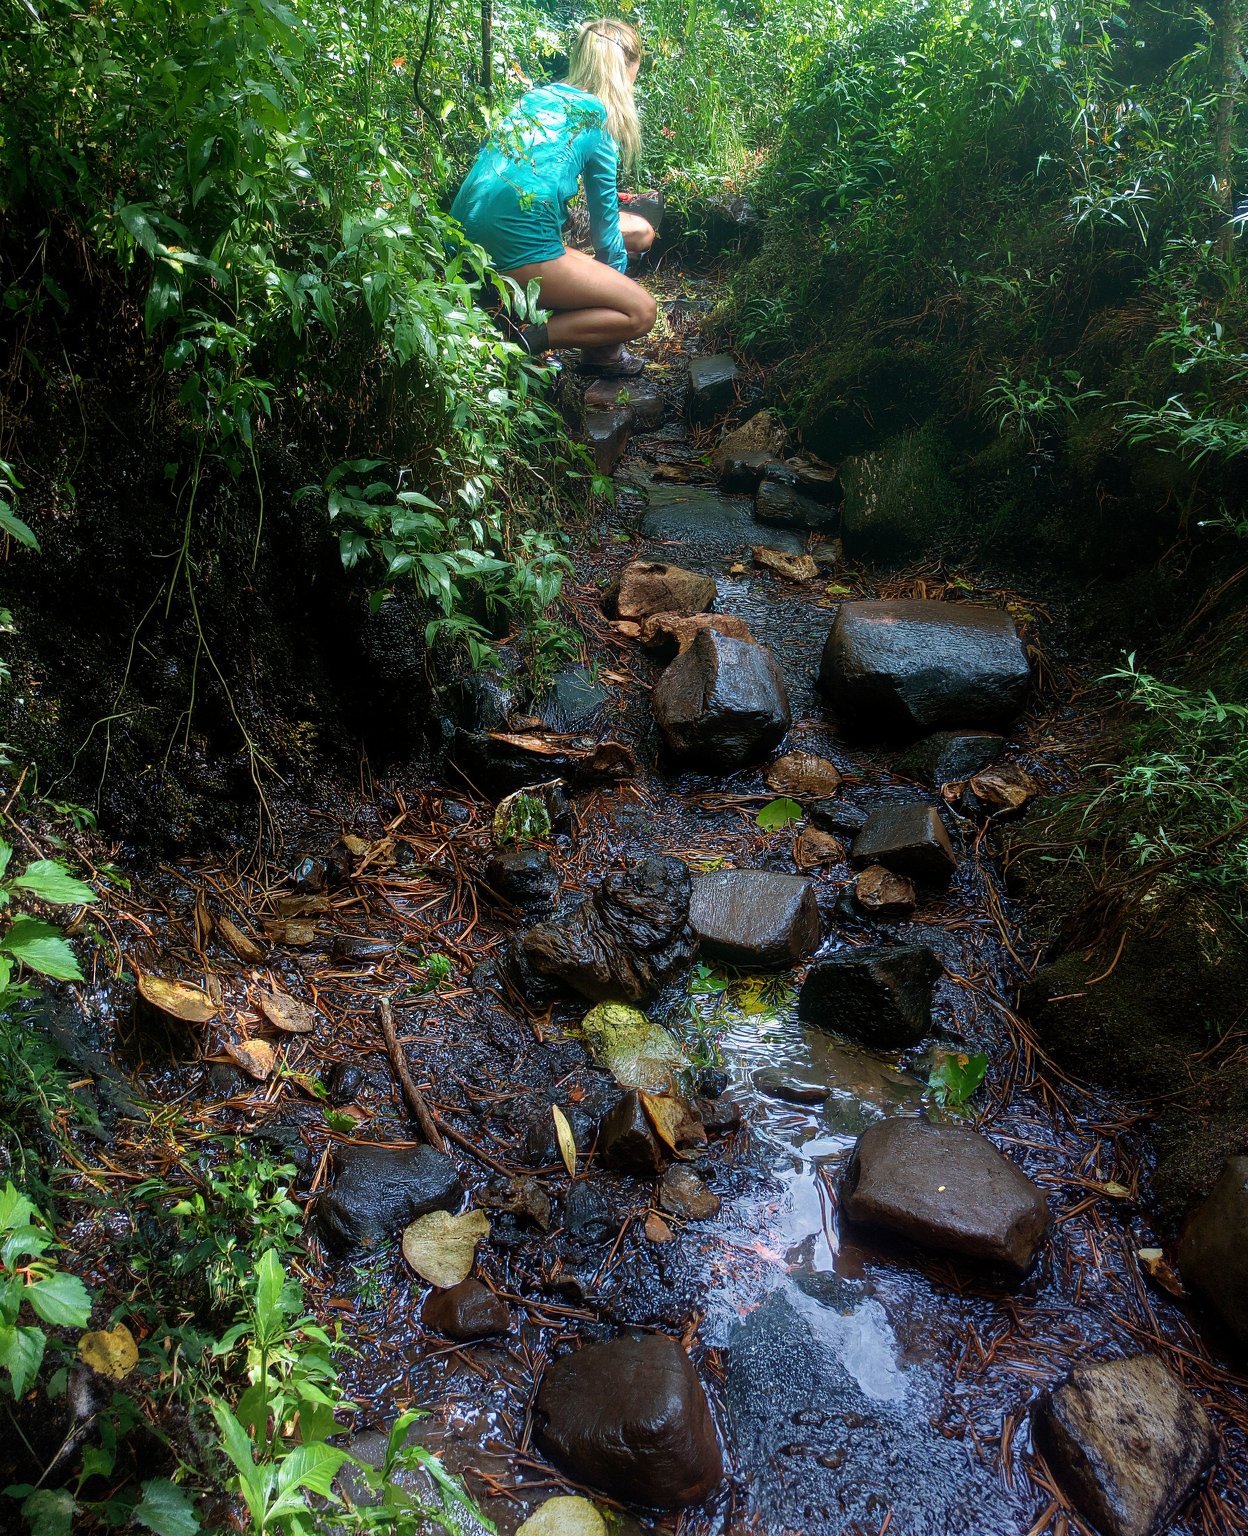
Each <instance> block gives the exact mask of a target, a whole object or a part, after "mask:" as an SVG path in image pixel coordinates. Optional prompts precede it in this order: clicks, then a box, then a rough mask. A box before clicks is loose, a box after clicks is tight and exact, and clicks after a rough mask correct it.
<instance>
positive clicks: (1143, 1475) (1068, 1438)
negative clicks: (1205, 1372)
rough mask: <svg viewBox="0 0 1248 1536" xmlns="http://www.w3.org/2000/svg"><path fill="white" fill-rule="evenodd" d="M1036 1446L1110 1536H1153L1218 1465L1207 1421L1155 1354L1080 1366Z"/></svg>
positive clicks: (1054, 1395)
mask: <svg viewBox="0 0 1248 1536" xmlns="http://www.w3.org/2000/svg"><path fill="white" fill-rule="evenodd" d="M1035 1429H1036V1439H1037V1441H1038V1442H1039V1444H1040V1446H1041V1448H1042V1450H1043V1451H1044V1456H1045V1460H1046V1461H1047V1462H1048V1464H1049V1467H1050V1468H1051V1470H1052V1471H1053V1473H1054V1475H1055V1476H1056V1478H1057V1480H1058V1482H1059V1483H1060V1484H1061V1486H1062V1488H1063V1490H1064V1491H1065V1492H1066V1493H1067V1494H1068V1496H1069V1497H1070V1500H1071V1502H1072V1503H1073V1504H1074V1505H1075V1507H1076V1509H1077V1510H1078V1511H1079V1513H1080V1514H1081V1515H1083V1517H1084V1518H1085V1519H1086V1520H1089V1521H1091V1522H1092V1524H1093V1525H1095V1526H1096V1528H1097V1530H1098V1531H1101V1532H1102V1533H1103V1536H1152V1533H1153V1532H1155V1531H1160V1530H1163V1529H1164V1528H1165V1527H1167V1526H1168V1525H1169V1523H1170V1521H1171V1520H1172V1519H1173V1518H1174V1516H1175V1515H1177V1514H1178V1512H1179V1510H1180V1509H1181V1508H1182V1507H1183V1505H1184V1504H1185V1503H1186V1502H1187V1500H1188V1498H1189V1496H1190V1495H1191V1493H1192V1491H1193V1489H1194V1488H1195V1487H1196V1485H1197V1483H1198V1482H1199V1481H1200V1479H1201V1478H1202V1477H1203V1476H1204V1474H1205V1471H1206V1470H1207V1468H1208V1467H1209V1466H1210V1464H1211V1463H1212V1461H1213V1457H1214V1452H1215V1450H1216V1446H1217V1441H1216V1438H1215V1436H1214V1432H1213V1426H1212V1424H1210V1422H1209V1417H1208V1415H1207V1414H1206V1413H1205V1410H1204V1409H1203V1408H1202V1407H1201V1406H1200V1404H1199V1403H1198V1402H1197V1401H1196V1399H1195V1398H1194V1397H1193V1396H1192V1395H1191V1393H1190V1392H1188V1391H1187V1390H1186V1389H1185V1388H1184V1387H1183V1386H1181V1385H1180V1384H1179V1382H1178V1381H1176V1380H1175V1378H1174V1377H1173V1376H1172V1375H1171V1374H1170V1372H1169V1371H1168V1370H1167V1369H1166V1367H1165V1366H1164V1365H1163V1364H1162V1363H1161V1361H1160V1360H1158V1359H1157V1357H1156V1356H1155V1355H1137V1356H1136V1357H1135V1358H1134V1359H1132V1360H1106V1361H1098V1362H1095V1363H1093V1364H1089V1365H1077V1366H1076V1367H1075V1368H1074V1370H1073V1371H1071V1373H1070V1375H1069V1376H1068V1377H1067V1378H1066V1380H1065V1381H1064V1382H1063V1383H1062V1384H1061V1386H1059V1387H1057V1388H1055V1389H1054V1390H1053V1391H1052V1392H1051V1393H1048V1394H1047V1395H1046V1396H1045V1397H1044V1398H1043V1399H1042V1400H1041V1402H1040V1405H1039V1408H1038V1410H1037V1413H1036V1419H1035Z"/></svg>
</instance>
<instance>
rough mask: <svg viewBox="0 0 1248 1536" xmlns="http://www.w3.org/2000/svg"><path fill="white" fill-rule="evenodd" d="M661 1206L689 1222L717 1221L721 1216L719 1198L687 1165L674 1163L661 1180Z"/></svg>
mask: <svg viewBox="0 0 1248 1536" xmlns="http://www.w3.org/2000/svg"><path fill="white" fill-rule="evenodd" d="M659 1205H660V1206H661V1207H662V1208H663V1210H665V1211H668V1212H670V1214H671V1215H673V1216H683V1217H684V1218H685V1220H686V1221H713V1220H714V1218H715V1217H716V1216H718V1215H719V1196H718V1195H717V1194H714V1193H713V1192H712V1191H711V1190H709V1189H707V1187H706V1185H705V1184H704V1183H703V1182H702V1180H701V1179H700V1178H699V1177H698V1176H697V1174H696V1173H694V1171H693V1169H692V1168H686V1167H685V1165H684V1164H683V1163H673V1164H672V1166H671V1167H670V1168H669V1169H668V1170H667V1172H666V1173H665V1174H664V1175H663V1177H662V1179H661V1180H660V1181H659Z"/></svg>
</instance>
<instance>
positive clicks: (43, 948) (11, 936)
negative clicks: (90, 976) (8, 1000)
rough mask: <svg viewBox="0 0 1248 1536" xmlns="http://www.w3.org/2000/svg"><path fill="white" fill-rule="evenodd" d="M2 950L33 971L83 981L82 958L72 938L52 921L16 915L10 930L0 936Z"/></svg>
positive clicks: (54, 978) (62, 979)
mask: <svg viewBox="0 0 1248 1536" xmlns="http://www.w3.org/2000/svg"><path fill="white" fill-rule="evenodd" d="M0 950H3V951H4V952H5V954H9V955H13V956H14V957H15V958H16V959H18V960H20V961H21V962H22V964H23V965H26V966H29V967H30V969H31V970H32V971H38V972H39V974H40V975H41V976H50V977H51V978H52V980H53V981H81V980H82V971H81V970H80V969H79V968H78V959H77V956H76V955H75V954H74V952H73V950H72V949H71V948H70V947H69V941H68V940H67V939H66V938H65V936H64V935H63V934H62V933H61V932H60V930H59V929H57V928H53V927H52V925H51V924H50V923H41V922H40V921H39V920H38V919H37V918H34V917H25V916H22V917H15V918H14V919H13V923H12V926H11V927H10V928H9V931H8V932H7V933H6V934H5V935H4V937H3V938H0Z"/></svg>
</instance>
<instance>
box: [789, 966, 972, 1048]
mask: <svg viewBox="0 0 1248 1536" xmlns="http://www.w3.org/2000/svg"><path fill="white" fill-rule="evenodd" d="M942 969H943V968H942V966H941V963H940V961H939V960H938V959H937V958H936V956H935V955H934V954H933V953H932V951H931V950H930V949H928V948H927V947H926V946H925V945H922V944H897V945H892V946H888V947H884V948H873V949H848V950H843V951H842V952H841V953H839V954H835V955H831V956H829V957H828V959H826V960H820V961H819V962H818V964H816V965H814V966H812V967H811V969H810V971H809V973H808V974H807V977H806V980H805V981H804V982H803V983H802V987H801V991H800V992H799V994H798V1003H797V1011H798V1016H799V1018H801V1019H802V1020H803V1021H804V1022H805V1023H807V1024H814V1025H817V1026H818V1027H819V1028H820V1029H827V1030H831V1031H833V1032H834V1033H835V1034H838V1035H846V1036H848V1038H849V1039H851V1040H857V1041H858V1042H859V1043H860V1044H862V1045H869V1046H873V1047H875V1048H878V1049H880V1050H906V1049H908V1048H909V1047H910V1046H913V1045H917V1044H918V1043H919V1041H920V1040H922V1039H923V1038H924V1036H926V1035H930V1034H931V1033H932V989H933V988H934V986H935V984H936V978H937V977H938V976H939V975H940V974H941V971H942Z"/></svg>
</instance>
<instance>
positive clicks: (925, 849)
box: [849, 805, 958, 885]
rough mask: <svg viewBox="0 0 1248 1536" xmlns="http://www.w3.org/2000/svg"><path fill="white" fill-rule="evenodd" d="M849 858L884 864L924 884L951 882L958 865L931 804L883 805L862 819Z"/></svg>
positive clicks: (858, 862)
mask: <svg viewBox="0 0 1248 1536" xmlns="http://www.w3.org/2000/svg"><path fill="white" fill-rule="evenodd" d="M849 856H850V858H851V859H852V860H853V862H854V863H855V864H883V865H884V866H885V867H886V868H888V869H891V870H892V871H893V873H894V874H897V875H906V876H907V877H909V878H910V879H913V880H918V881H920V882H922V883H924V884H931V885H948V883H949V880H950V877H951V876H952V874H953V872H954V870H955V869H956V868H957V867H958V860H957V856H956V854H955V853H954V851H953V845H952V844H951V843H950V841H949V834H948V832H946V831H945V828H944V823H943V822H942V821H941V819H940V816H939V815H938V814H937V812H936V810H935V809H934V807H932V806H930V805H880V806H877V807H876V808H875V809H874V810H873V811H872V812H871V814H870V815H869V816H868V817H867V819H866V821H865V822H864V823H863V828H862V831H861V832H859V834H858V836H857V837H856V838H855V839H854V845H853V847H852V848H851V849H850V853H849Z"/></svg>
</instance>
